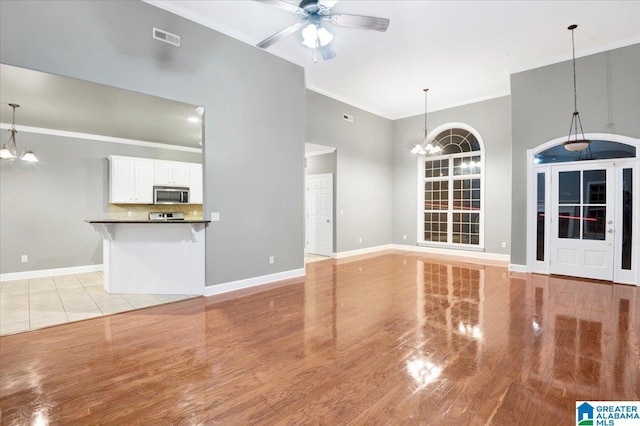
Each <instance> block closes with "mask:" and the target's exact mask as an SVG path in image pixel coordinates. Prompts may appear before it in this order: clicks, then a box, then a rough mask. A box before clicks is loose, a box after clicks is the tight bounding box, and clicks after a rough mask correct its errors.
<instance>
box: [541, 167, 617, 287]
mask: <svg viewBox="0 0 640 426" xmlns="http://www.w3.org/2000/svg"><path fill="white" fill-rule="evenodd" d="M613 173H614V165H613V163H609V164H607V163H598V164H571V165H563V166H554V167H552V168H551V182H552V195H551V200H552V201H551V223H552V229H551V235H550V237H551V241H550V248H551V250H550V253H549V254H550V256H551V263H550V265H549V271H550V272H551V273H552V274H561V275H572V276H579V277H584V278H595V279H599V280H606V281H613V258H614V250H613V244H614V238H613V237H614V234H613V229H614V220H613V218H614V217H615V212H614V210H615V209H616V207H617V205H616V204H615V203H614V202H613V198H614V194H615V193H616V191H615V184H614V178H613Z"/></svg>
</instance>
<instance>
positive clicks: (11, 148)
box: [0, 104, 38, 163]
mask: <svg viewBox="0 0 640 426" xmlns="http://www.w3.org/2000/svg"><path fill="white" fill-rule="evenodd" d="M9 106H10V107H11V108H13V120H12V121H11V129H10V130H9V131H10V132H11V136H10V137H9V141H8V142H7V143H5V144H4V145H2V148H0V159H2V160H12V161H13V160H15V159H16V158H19V159H21V160H22V161H28V162H30V163H35V162H37V161H38V157H36V155H35V154H34V153H33V152H32V151H26V152H23V153H22V154H18V146H17V144H16V135H17V134H18V131H17V130H16V108H20V105H18V104H9Z"/></svg>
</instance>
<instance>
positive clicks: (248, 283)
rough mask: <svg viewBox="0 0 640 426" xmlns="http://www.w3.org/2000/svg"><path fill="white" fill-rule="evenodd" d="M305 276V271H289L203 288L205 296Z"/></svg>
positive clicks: (302, 269)
mask: <svg viewBox="0 0 640 426" xmlns="http://www.w3.org/2000/svg"><path fill="white" fill-rule="evenodd" d="M304 275H305V269H304V268H300V269H292V270H290V271H283V272H277V273H275V274H269V275H262V276H259V277H253V278H247V279H244V280H238V281H231V282H228V283H223V284H216V285H210V286H207V287H205V288H204V295H205V296H213V295H216V294H222V293H228V292H230V291H236V290H242V289H245V288H249V287H256V286H260V285H264V284H269V283H272V282H275V281H282V280H286V279H289V278H298V277H303V276H304Z"/></svg>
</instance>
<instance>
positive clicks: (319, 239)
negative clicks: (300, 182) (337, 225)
mask: <svg viewBox="0 0 640 426" xmlns="http://www.w3.org/2000/svg"><path fill="white" fill-rule="evenodd" d="M305 179H306V185H305V188H306V197H305V198H306V229H305V234H306V244H305V246H306V251H307V253H311V254H319V255H322V256H331V255H332V253H333V175H332V174H331V173H323V174H317V175H307V176H306V178H305Z"/></svg>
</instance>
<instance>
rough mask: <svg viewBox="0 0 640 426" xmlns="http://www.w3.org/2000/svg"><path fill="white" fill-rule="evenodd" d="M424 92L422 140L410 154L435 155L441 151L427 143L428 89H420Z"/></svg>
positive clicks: (438, 147)
mask: <svg viewBox="0 0 640 426" xmlns="http://www.w3.org/2000/svg"><path fill="white" fill-rule="evenodd" d="M422 91H423V92H424V139H423V140H422V143H419V144H416V146H414V147H413V149H412V150H411V153H412V154H418V155H427V154H437V153H438V152H440V151H442V148H440V146H439V145H436V144H433V145H432V144H430V143H429V136H428V135H429V130H427V92H428V91H429V89H422Z"/></svg>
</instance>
